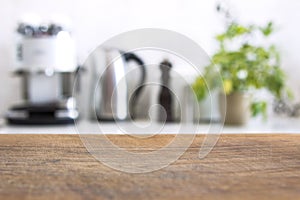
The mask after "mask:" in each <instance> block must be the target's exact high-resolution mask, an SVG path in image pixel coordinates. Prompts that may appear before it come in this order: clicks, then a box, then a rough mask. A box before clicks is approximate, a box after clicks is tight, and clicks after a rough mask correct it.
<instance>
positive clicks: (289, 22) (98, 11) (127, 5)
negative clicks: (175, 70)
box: [0, 0, 300, 114]
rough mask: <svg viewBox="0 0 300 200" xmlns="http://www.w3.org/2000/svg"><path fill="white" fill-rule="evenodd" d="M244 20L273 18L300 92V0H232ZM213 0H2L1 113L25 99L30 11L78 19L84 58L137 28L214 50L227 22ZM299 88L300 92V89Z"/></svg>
mask: <svg viewBox="0 0 300 200" xmlns="http://www.w3.org/2000/svg"><path fill="white" fill-rule="evenodd" d="M231 4H232V5H234V6H235V13H236V14H237V16H239V18H240V19H241V20H242V21H245V22H257V23H264V22H265V21H267V20H269V19H273V20H274V21H275V22H276V24H277V25H278V26H279V28H280V30H279V32H278V33H277V34H276V42H277V43H278V45H279V47H280V49H281V50H282V55H283V67H284V69H285V70H286V71H287V72H288V73H289V75H290V79H291V81H290V83H291V85H292V86H293V88H294V89H295V90H297V91H296V93H299V92H300V80H299V78H298V74H299V72H300V69H299V67H298V63H299V62H300V56H299V55H298V54H299V52H298V50H299V47H298V46H299V45H300V40H299V36H298V35H300V27H299V25H298V24H299V22H298V20H299V19H300V13H299V10H300V1H298V0H289V1H283V0H243V1H238V0H232V1H231ZM214 6H215V1H211V0H186V1H184V0H163V1H162V0H149V1H145V0H144V1H141V0H140V1H139V0H51V1H40V0H2V2H1V7H0V19H1V23H0V30H1V33H0V55H1V57H0V80H1V82H0V83H1V90H0V105H1V107H0V113H1V114H3V113H4V112H5V110H6V109H7V107H8V106H9V105H11V104H12V103H13V102H15V101H17V100H18V99H19V98H20V94H19V93H20V91H19V90H20V89H19V87H20V86H19V80H18V78H16V77H12V76H11V72H12V70H13V48H14V46H13V45H14V30H15V28H16V23H17V20H18V19H19V18H20V16H21V15H23V14H25V13H29V12H33V13H36V14H39V15H40V16H41V17H43V18H49V17H50V16H51V15H53V14H54V13H57V14H64V15H67V16H69V17H70V19H71V20H72V22H73V33H74V36H75V39H76V43H77V46H78V58H79V62H83V61H84V59H85V58H86V56H87V55H88V53H89V52H90V51H91V50H93V49H94V48H95V47H96V46H97V45H98V44H100V43H102V42H103V41H105V40H107V39H108V38H110V37H111V36H114V35H117V34H119V33H122V32H125V31H129V30H132V29H138V28H164V29H170V30H173V31H177V32H179V33H181V34H184V35H186V36H188V37H190V38H191V39H192V40H194V41H196V42H197V43H199V44H200V45H201V46H202V47H203V48H204V49H205V50H206V51H207V52H208V53H209V54H211V53H213V51H214V49H215V43H214V40H213V36H214V35H215V34H216V33H217V32H218V31H221V30H222V21H221V18H220V17H219V16H217V15H216V12H215V8H214ZM298 91H299V92H298Z"/></svg>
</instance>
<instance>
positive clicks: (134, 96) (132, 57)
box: [123, 52, 146, 119]
mask: <svg viewBox="0 0 300 200" xmlns="http://www.w3.org/2000/svg"><path fill="white" fill-rule="evenodd" d="M123 55H124V58H125V60H126V62H130V61H134V62H136V63H137V64H138V65H139V66H140V69H141V79H140V82H139V85H138V88H137V89H136V90H135V91H134V93H133V94H132V96H131V98H130V100H129V113H130V116H131V118H132V119H134V118H135V115H134V106H135V105H137V104H136V103H137V100H138V98H139V97H140V95H141V92H142V90H143V88H144V83H145V79H146V68H145V64H144V62H143V61H142V59H141V58H139V57H138V56H137V55H135V54H134V53H127V52H126V53H124V54H123Z"/></svg>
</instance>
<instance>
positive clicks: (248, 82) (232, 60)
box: [192, 22, 288, 124]
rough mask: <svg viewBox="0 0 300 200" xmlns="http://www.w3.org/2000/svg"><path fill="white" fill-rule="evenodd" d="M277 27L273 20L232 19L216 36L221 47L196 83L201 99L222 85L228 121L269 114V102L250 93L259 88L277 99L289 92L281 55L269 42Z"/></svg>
mask: <svg viewBox="0 0 300 200" xmlns="http://www.w3.org/2000/svg"><path fill="white" fill-rule="evenodd" d="M273 30H274V27H273V23H272V22H269V23H268V24H267V25H266V26H264V27H260V26H255V25H249V26H243V25H241V24H239V23H236V22H232V23H230V24H229V25H228V26H227V28H226V30H225V31H224V32H223V33H221V34H219V35H217V36H216V40H217V42H218V44H219V49H218V51H217V52H216V53H215V54H214V55H213V56H212V60H211V63H210V64H209V65H208V66H206V67H205V71H204V73H203V75H202V76H200V77H198V78H197V79H196V80H195V82H194V84H193V85H192V87H193V90H194V92H195V94H196V96H197V99H198V100H199V101H201V100H203V99H205V98H206V97H207V95H208V92H209V90H214V89H216V88H218V87H219V88H221V90H220V99H221V101H220V114H221V116H222V117H223V119H224V121H225V123H226V124H244V123H246V122H247V119H248V117H249V116H250V114H252V116H257V115H259V114H262V115H263V116H264V117H266V113H267V103H266V102H265V101H255V100H253V99H250V97H249V96H250V95H249V94H250V93H251V92H253V91H255V90H260V89H266V90H267V91H269V92H270V93H271V94H273V95H274V96H275V97H276V98H277V99H280V98H282V97H283V96H284V95H286V94H288V93H287V90H286V85H285V79H286V76H285V73H284V72H283V71H282V69H281V68H280V55H279V53H278V51H277V49H276V47H275V45H273V44H269V45H268V44H266V42H267V38H268V37H270V35H271V34H272V33H273ZM257 40H259V41H260V42H257ZM220 76H221V78H218V77H220ZM225 100H226V101H225ZM250 112H251V113H250Z"/></svg>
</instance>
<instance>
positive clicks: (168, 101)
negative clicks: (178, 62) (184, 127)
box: [158, 59, 174, 122]
mask: <svg viewBox="0 0 300 200" xmlns="http://www.w3.org/2000/svg"><path fill="white" fill-rule="evenodd" d="M159 67H160V70H161V73H162V75H161V88H160V93H159V100H158V101H159V104H160V105H161V106H162V108H161V109H160V110H159V116H158V120H159V121H160V122H174V117H173V113H172V103H173V102H172V101H173V100H172V94H171V91H170V89H169V88H170V87H169V80H170V70H171V68H172V64H171V63H170V62H169V61H168V60H167V59H165V60H164V61H163V62H161V63H160V65H159Z"/></svg>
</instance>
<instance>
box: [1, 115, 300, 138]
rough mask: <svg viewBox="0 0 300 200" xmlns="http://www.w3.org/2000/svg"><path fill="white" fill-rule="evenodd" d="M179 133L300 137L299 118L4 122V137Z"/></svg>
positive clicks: (2, 127)
mask: <svg viewBox="0 0 300 200" xmlns="http://www.w3.org/2000/svg"><path fill="white" fill-rule="evenodd" d="M78 133H105V134H127V133H128V134H152V135H153V134H158V133H160V134H177V133H184V134H188V133H190V134H191V133H192V134H193V133H197V134H207V133H228V134H238V133H247V134H252V133H295V134H300V119H299V118H273V119H269V120H268V121H267V122H262V121H261V120H251V121H250V122H249V123H248V124H247V125H245V126H224V127H223V126H222V125H221V124H211V125H209V124H199V125H195V124H187V125H182V126H181V125H180V124H176V123H172V124H165V125H162V124H158V123H154V124H148V123H147V122H138V123H136V124H133V123H130V122H119V123H113V122H105V123H104V122H102V123H99V124H98V123H97V122H90V121H80V122H78V123H77V124H76V125H68V126H10V125H6V124H5V123H3V122H2V125H0V134H78Z"/></svg>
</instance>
